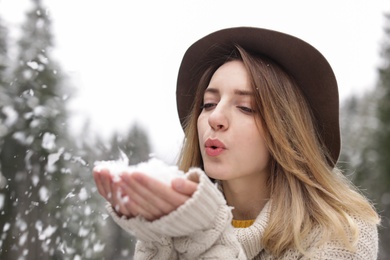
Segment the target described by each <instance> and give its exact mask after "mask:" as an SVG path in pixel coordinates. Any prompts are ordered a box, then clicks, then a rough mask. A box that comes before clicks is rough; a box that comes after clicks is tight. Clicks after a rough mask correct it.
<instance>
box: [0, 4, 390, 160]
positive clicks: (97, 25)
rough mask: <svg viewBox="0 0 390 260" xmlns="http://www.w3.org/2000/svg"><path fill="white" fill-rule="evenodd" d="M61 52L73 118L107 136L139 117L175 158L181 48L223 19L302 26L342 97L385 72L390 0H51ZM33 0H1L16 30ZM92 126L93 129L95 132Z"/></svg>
mask: <svg viewBox="0 0 390 260" xmlns="http://www.w3.org/2000/svg"><path fill="white" fill-rule="evenodd" d="M43 2H44V3H45V5H46V7H47V8H48V12H49V13H50V15H51V18H52V22H53V27H54V28H53V29H54V37H55V42H56V49H55V53H54V56H55V58H56V59H57V60H58V61H59V62H60V63H61V65H62V68H63V70H64V72H65V73H66V74H67V75H68V76H69V78H70V79H71V80H72V85H73V86H74V87H75V89H76V90H77V93H76V97H75V98H73V99H72V100H71V101H70V103H69V105H70V109H71V112H72V121H71V126H72V129H73V130H74V131H75V133H76V134H77V133H79V132H80V131H82V129H81V127H82V125H83V122H84V121H85V120H86V119H90V120H91V123H92V126H93V129H94V130H95V131H96V132H98V133H100V134H101V135H104V136H108V135H109V134H111V133H112V132H113V131H119V132H125V131H126V129H128V128H129V127H130V126H131V125H132V124H133V123H134V122H138V123H139V124H140V125H141V126H142V127H144V128H145V129H146V130H147V132H148V134H149V137H150V140H151V143H152V149H153V152H154V153H155V154H156V156H157V157H159V158H161V159H164V160H165V161H168V162H173V161H174V159H175V158H176V156H177V153H178V149H179V146H180V145H181V140H182V138H183V133H182V130H181V127H180V124H179V120H178V116H177V113H176V104H175V86H176V77H177V71H178V68H179V65H180V62H181V58H182V55H183V54H184V52H185V50H186V49H187V47H188V46H189V45H191V44H192V43H193V42H194V41H195V40H197V39H199V38H200V37H202V36H204V35H206V34H208V33H210V32H213V31H215V30H218V29H222V28H226V27H235V26H255V27H264V28H268V29H273V30H279V31H282V32H285V33H289V34H292V35H295V36H297V37H300V38H302V39H303V40H305V41H307V42H309V43H310V44H312V45H314V46H315V47H316V48H317V49H318V50H320V52H322V54H324V56H325V57H326V58H327V59H328V61H329V62H330V64H331V65H332V67H333V69H334V72H335V74H336V77H337V79H338V83H339V92H340V97H341V99H342V100H343V99H345V98H346V97H348V96H349V95H351V94H353V93H358V94H359V93H360V94H362V93H364V91H365V90H367V89H369V88H372V87H373V86H374V85H375V82H376V69H377V67H378V65H379V64H380V59H379V51H380V47H381V41H382V39H383V27H384V22H385V19H384V13H385V12H388V11H390V10H389V9H390V8H388V5H389V3H388V1H387V0H371V1H367V0H342V1H340V0H328V1H311V0H295V1H288V0H285V1H281V0H273V1H261V0H257V1H254V0H253V1H248V0H241V1H232V0H231V1H230V0H188V1H183V0H175V1H169V0H166V1H159V0H154V1H150V0H149V1H128V0H126V1H125V0H110V1H108V0H63V1H60V0H50V1H49V0H45V1H43ZM29 6H30V1H28V0H0V15H1V17H2V18H3V19H4V20H5V22H6V23H7V24H8V25H9V28H10V29H12V31H11V36H13V35H16V34H17V31H16V30H17V28H18V24H19V23H20V21H21V20H22V19H23V18H24V13H25V11H26V9H27V8H28V7H29ZM91 134H92V133H91Z"/></svg>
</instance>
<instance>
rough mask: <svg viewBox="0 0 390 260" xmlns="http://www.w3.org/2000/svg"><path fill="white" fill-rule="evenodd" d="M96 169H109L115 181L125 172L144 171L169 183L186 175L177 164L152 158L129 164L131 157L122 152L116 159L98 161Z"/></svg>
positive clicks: (143, 172)
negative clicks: (173, 164)
mask: <svg viewBox="0 0 390 260" xmlns="http://www.w3.org/2000/svg"><path fill="white" fill-rule="evenodd" d="M94 165H95V168H94V171H98V172H99V171H101V170H103V169H107V170H108V171H109V172H110V174H111V175H112V176H113V177H114V178H113V180H114V181H120V176H121V175H123V174H132V173H135V172H137V173H142V174H146V175H148V176H150V177H152V178H155V179H157V180H159V181H161V182H163V183H165V184H167V185H170V183H171V181H172V180H173V179H175V178H178V177H184V172H183V171H180V170H179V169H178V167H177V166H170V165H167V164H166V163H165V162H163V161H161V160H159V159H157V158H150V159H149V161H147V162H141V163H139V164H137V165H129V159H128V158H127V156H126V155H125V154H124V153H123V152H122V153H121V158H120V159H119V160H115V161H97V162H95V163H94Z"/></svg>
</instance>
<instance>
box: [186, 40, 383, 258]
mask: <svg viewBox="0 0 390 260" xmlns="http://www.w3.org/2000/svg"><path fill="white" fill-rule="evenodd" d="M226 50H227V49H226V48H221V51H220V52H217V53H218V55H217V57H214V58H212V59H211V60H209V61H206V62H205V63H204V64H205V67H203V68H200V69H199V73H201V75H202V76H201V77H200V80H199V84H198V89H197V93H196V96H195V100H194V104H193V108H192V111H191V114H190V115H189V117H188V118H187V120H186V123H185V136H186V140H185V142H184V144H183V148H182V152H181V155H180V158H179V167H180V168H181V169H182V170H184V171H187V170H188V169H189V168H191V167H195V166H196V167H202V166H203V162H202V158H201V154H200V148H199V141H198V132H197V118H198V116H199V114H200V112H201V105H202V99H203V93H204V90H205V89H206V88H207V85H208V83H209V81H210V79H211V77H212V75H213V73H214V72H215V71H216V69H217V68H218V67H219V66H221V65H222V64H223V63H225V62H227V61H230V60H241V61H242V62H243V63H244V65H245V67H246V69H247V71H248V72H249V74H250V77H251V80H252V88H253V91H254V92H255V98H254V100H253V102H254V104H253V105H254V108H255V110H256V111H259V113H258V116H257V117H256V120H258V126H262V128H263V134H264V139H265V141H266V144H267V147H268V150H269V152H270V154H271V158H272V159H271V160H272V161H271V165H272V167H271V171H272V172H271V175H270V179H269V186H270V190H271V200H272V208H271V215H272V217H271V218H270V220H269V223H268V226H267V228H266V230H265V233H264V236H263V238H262V243H263V244H264V246H265V249H266V250H267V251H269V252H270V253H272V254H273V255H274V256H276V257H277V256H280V255H281V254H282V253H283V252H284V251H285V250H288V249H292V248H295V249H298V250H299V251H301V252H302V253H305V249H306V248H305V243H304V242H303V241H304V239H305V238H306V237H307V236H308V234H309V233H310V232H311V231H312V230H313V229H314V228H319V230H320V237H321V239H320V240H319V241H318V245H319V244H321V243H323V242H325V241H328V240H330V239H336V238H337V239H338V240H339V241H341V242H343V243H344V244H345V245H346V246H347V247H349V248H351V249H353V246H354V243H355V242H356V241H357V238H358V229H357V225H356V223H355V222H354V220H353V216H360V217H361V218H362V219H363V220H365V221H368V222H369V223H373V224H378V223H379V217H378V215H377V213H376V211H375V210H374V208H373V207H372V205H371V204H370V203H369V202H368V201H367V199H366V198H365V197H364V196H362V195H361V194H360V193H359V192H358V190H357V189H356V188H355V187H354V186H353V185H352V184H351V183H350V181H349V180H348V179H347V178H346V177H345V176H344V175H343V174H342V173H341V171H340V170H339V169H337V168H336V167H335V168H333V167H331V166H330V165H329V163H328V162H331V158H330V156H329V153H328V151H327V149H326V146H325V145H324V144H323V141H322V140H321V139H320V135H319V134H318V129H317V127H316V124H315V120H314V117H313V115H312V114H311V110H310V108H309V105H308V103H307V101H306V99H305V97H304V96H303V94H302V93H301V91H300V89H299V87H298V86H297V85H296V83H295V81H294V79H293V78H291V77H290V76H289V75H288V74H287V73H286V72H285V71H284V70H282V69H281V68H280V67H279V66H278V65H277V64H276V63H275V62H273V61H271V60H269V59H267V58H266V57H260V56H258V55H254V54H250V53H249V52H247V51H245V50H244V49H242V48H241V47H239V46H235V47H234V48H233V51H232V50H231V48H230V50H229V49H228V50H229V51H226ZM286 213H288V214H286Z"/></svg>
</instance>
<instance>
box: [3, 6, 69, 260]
mask: <svg viewBox="0 0 390 260" xmlns="http://www.w3.org/2000/svg"><path fill="white" fill-rule="evenodd" d="M50 26H51V21H50V18H49V16H48V13H47V11H46V10H45V9H44V8H43V6H42V4H41V2H40V1H39V0H35V1H33V8H32V10H31V11H29V12H28V13H27V19H26V21H25V23H24V24H23V27H22V34H21V35H22V36H21V39H19V41H18V57H17V62H16V64H15V68H14V69H13V72H12V80H11V81H10V82H9V83H8V85H7V88H6V94H7V96H8V97H9V99H8V101H7V102H8V104H7V106H6V107H5V108H6V109H7V110H6V111H4V107H3V109H2V110H3V115H5V118H6V120H10V119H12V122H8V124H6V125H7V126H8V131H7V134H6V135H4V136H3V139H2V149H1V154H0V163H1V170H2V173H3V175H4V176H5V178H6V180H7V185H6V187H5V194H6V196H5V200H4V210H3V212H4V216H5V217H7V219H4V221H2V222H1V227H0V228H1V229H2V230H3V231H4V232H3V234H2V237H1V242H2V244H3V246H2V250H1V252H0V258H1V259H20V258H23V257H26V256H27V255H28V258H29V259H38V258H40V259H50V258H52V257H53V256H54V255H55V254H56V253H58V250H57V247H58V245H59V244H60V243H61V238H62V234H61V233H62V227H63V226H62V224H63V223H62V222H61V219H60V215H61V213H60V211H59V209H61V206H59V203H60V202H61V197H62V196H63V194H64V190H63V188H64V186H63V184H64V182H65V181H64V176H65V175H64V174H63V171H64V165H65V164H64V163H63V161H64V156H63V154H64V149H63V147H64V146H65V145H66V142H67V141H66V140H67V138H66V133H67V131H66V110H65V103H64V99H66V93H65V92H64V89H63V86H62V85H61V84H62V82H63V78H62V75H61V72H60V69H59V66H58V64H56V63H55V62H53V60H52V59H51V57H50V52H51V48H52V47H53V43H52V35H51V31H50V30H51V27H50Z"/></svg>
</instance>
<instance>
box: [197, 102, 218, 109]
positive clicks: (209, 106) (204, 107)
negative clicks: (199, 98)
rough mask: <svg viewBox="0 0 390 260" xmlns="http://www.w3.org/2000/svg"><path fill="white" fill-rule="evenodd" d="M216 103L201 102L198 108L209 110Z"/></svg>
mask: <svg viewBox="0 0 390 260" xmlns="http://www.w3.org/2000/svg"><path fill="white" fill-rule="evenodd" d="M216 105H217V104H215V103H206V104H203V105H202V106H201V107H200V108H201V109H205V110H209V109H211V108H213V107H215V106H216Z"/></svg>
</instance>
